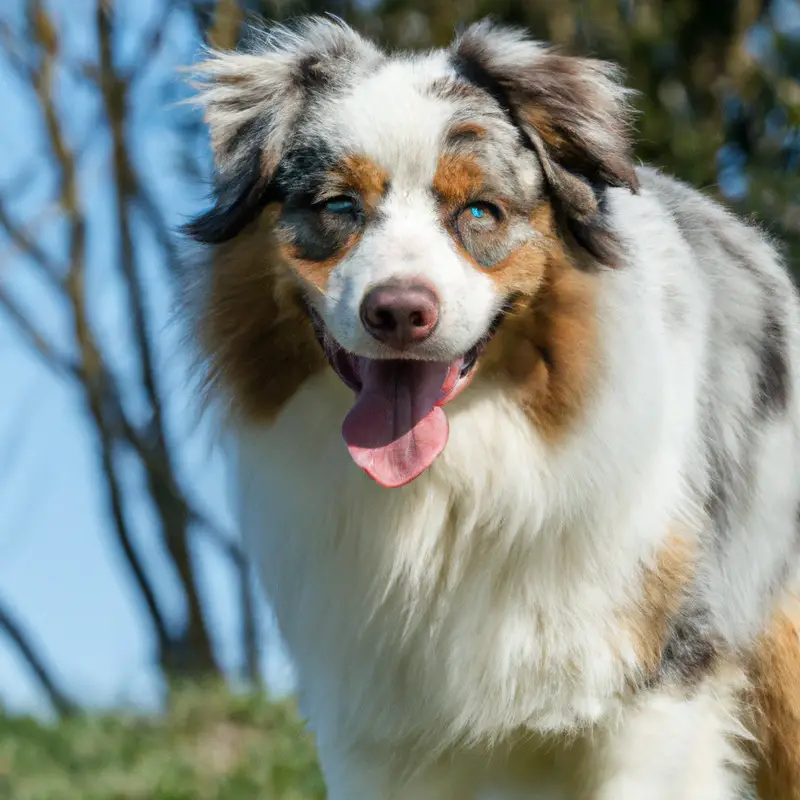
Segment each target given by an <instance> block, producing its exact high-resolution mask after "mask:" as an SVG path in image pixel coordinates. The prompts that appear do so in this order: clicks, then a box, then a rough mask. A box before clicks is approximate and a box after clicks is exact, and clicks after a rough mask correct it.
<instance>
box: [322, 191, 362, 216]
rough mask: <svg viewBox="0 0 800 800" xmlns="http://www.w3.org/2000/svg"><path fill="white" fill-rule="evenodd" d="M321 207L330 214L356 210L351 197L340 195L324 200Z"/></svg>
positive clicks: (349, 212)
mask: <svg viewBox="0 0 800 800" xmlns="http://www.w3.org/2000/svg"><path fill="white" fill-rule="evenodd" d="M323 208H324V209H325V210H326V211H328V212H329V213H331V214H351V213H352V212H353V211H355V210H356V202H355V200H353V198H352V197H346V196H345V195H341V196H340V197H332V198H331V199H330V200H326V201H325V203H324V204H323Z"/></svg>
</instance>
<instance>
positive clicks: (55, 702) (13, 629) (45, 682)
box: [0, 604, 78, 717]
mask: <svg viewBox="0 0 800 800" xmlns="http://www.w3.org/2000/svg"><path fill="white" fill-rule="evenodd" d="M0 630H2V631H3V632H4V633H5V634H6V636H7V637H8V638H9V639H10V640H11V641H12V642H13V644H14V646H15V647H16V648H17V652H18V653H19V654H20V656H21V657H22V660H23V661H24V662H25V664H26V665H27V666H28V668H29V669H30V671H31V672H32V673H33V674H34V675H35V676H36V679H37V680H38V681H39V684H40V685H41V687H42V689H44V691H45V694H46V695H47V699H48V700H49V701H50V704H51V705H52V706H53V709H54V710H55V712H56V713H57V714H58V715H59V716H61V717H66V716H70V715H72V714H75V712H76V711H77V710H78V706H77V704H76V703H75V702H74V701H73V700H72V699H70V697H69V696H68V695H67V693H66V692H64V690H63V689H61V688H59V686H58V684H57V683H56V681H55V679H54V678H53V676H52V675H51V674H50V671H49V669H48V668H47V667H46V666H45V663H44V659H43V658H42V657H41V656H40V655H39V653H38V652H37V651H36V648H35V647H34V645H33V643H32V642H31V640H30V639H29V638H28V636H27V634H26V633H25V631H24V630H23V628H22V625H21V624H20V623H19V621H18V620H17V619H16V618H15V616H14V614H13V613H12V612H11V610H10V609H9V608H8V607H6V605H5V604H0Z"/></svg>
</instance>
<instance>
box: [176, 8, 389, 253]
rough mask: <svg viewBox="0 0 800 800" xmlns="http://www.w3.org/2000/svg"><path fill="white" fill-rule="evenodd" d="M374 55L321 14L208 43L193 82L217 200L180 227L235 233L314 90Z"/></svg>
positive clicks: (259, 198)
mask: <svg viewBox="0 0 800 800" xmlns="http://www.w3.org/2000/svg"><path fill="white" fill-rule="evenodd" d="M378 58H380V54H379V52H378V51H377V49H375V48H374V47H373V46H372V45H371V44H370V43H369V42H367V41H366V40H364V39H362V38H361V37H360V36H359V35H358V34H357V33H356V32H355V31H354V30H353V29H352V28H350V27H348V26H347V25H345V23H343V22H341V21H340V20H337V19H334V18H322V17H307V18H304V19H301V20H300V21H299V22H298V23H296V24H295V26H294V27H291V28H290V27H287V26H283V25H278V26H275V27H273V28H271V29H269V30H267V31H264V32H260V33H259V34H258V36H257V38H256V40H255V41H254V43H253V45H252V46H251V52H221V51H214V50H209V51H208V57H207V58H206V60H205V61H203V62H202V63H200V64H199V65H198V67H197V68H196V71H195V76H196V79H195V81H194V84H193V85H194V87H195V88H196V89H197V94H196V97H195V98H194V100H195V102H196V104H197V105H200V106H202V107H203V109H204V111H205V120H206V123H207V124H208V126H209V129H210V133H211V146H212V149H213V152H214V165H215V167H216V174H215V180H214V201H215V202H214V207H213V208H212V209H211V210H209V211H207V212H206V213H205V214H202V215H201V216H200V217H198V218H197V219H195V220H194V221H192V222H190V223H189V224H188V225H186V226H185V231H186V233H188V234H189V235H190V236H191V237H192V238H194V239H196V240H197V241H200V242H203V243H206V244H216V243H220V242H224V241H227V240H229V239H231V238H233V237H234V236H235V235H236V234H237V233H239V231H241V230H242V228H244V227H245V225H247V224H248V223H249V222H251V221H252V220H253V219H254V218H255V217H256V216H257V214H258V212H259V211H260V209H261V208H262V207H263V206H264V204H265V203H266V202H268V201H269V199H270V193H271V189H272V188H273V187H271V181H272V178H273V176H274V174H275V170H276V169H277V167H278V164H279V163H280V161H281V158H282V156H283V155H284V153H285V152H286V149H287V147H288V146H289V145H290V144H291V139H292V135H293V132H294V131H295V130H296V128H297V125H298V123H299V122H300V120H301V118H302V115H303V113H304V110H305V109H306V108H307V105H308V102H309V99H310V97H311V96H312V95H313V93H314V92H316V91H319V90H321V89H323V88H326V87H330V86H331V85H332V84H335V83H336V81H337V80H344V79H345V78H346V77H347V76H348V75H349V74H352V72H353V71H354V68H355V67H356V66H358V65H362V64H368V63H374V62H375V60H377V59H378Z"/></svg>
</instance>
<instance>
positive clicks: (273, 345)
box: [198, 207, 326, 421]
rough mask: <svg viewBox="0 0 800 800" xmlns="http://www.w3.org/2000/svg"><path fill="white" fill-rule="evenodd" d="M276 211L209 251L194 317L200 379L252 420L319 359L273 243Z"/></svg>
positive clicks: (268, 412)
mask: <svg viewBox="0 0 800 800" xmlns="http://www.w3.org/2000/svg"><path fill="white" fill-rule="evenodd" d="M278 212H279V209H278V208H277V207H273V208H271V209H267V210H266V211H265V212H264V214H263V215H262V217H261V219H260V220H259V221H258V223H257V224H255V225H254V226H252V228H251V229H250V230H248V231H246V232H244V233H242V234H240V235H239V236H238V237H236V238H235V239H234V240H232V241H231V242H228V243H227V244H225V245H222V246H220V247H219V248H218V249H217V250H216V252H215V253H214V256H213V272H212V276H211V279H210V286H209V291H208V298H207V302H206V305H205V308H204V311H203V313H202V315H201V318H200V319H199V321H198V338H199V341H200V344H201V347H202V348H203V350H204V353H205V355H206V358H207V362H208V374H207V381H208V383H209V384H210V386H211V387H214V386H219V387H220V388H221V389H222V390H223V391H224V392H225V393H226V394H229V395H230V396H231V398H232V402H233V406H234V411H235V412H237V413H240V414H242V415H244V416H246V417H248V418H250V419H255V420H258V421H271V420H272V419H273V418H274V417H275V415H277V413H278V412H279V411H280V410H281V408H282V407H283V405H284V404H285V403H286V402H287V401H288V400H289V399H290V398H291V397H292V396H293V395H294V393H295V392H296V391H297V390H298V389H299V388H300V386H301V385H302V384H303V383H304V382H305V381H306V380H307V379H308V378H309V377H310V376H311V375H313V374H314V373H316V372H319V371H320V370H321V369H323V367H324V366H325V363H326V362H325V358H324V356H323V354H322V349H321V348H320V346H319V344H318V342H317V340H316V337H315V335H314V331H313V327H312V325H311V322H310V320H309V318H308V315H307V314H306V311H305V308H304V307H303V302H302V299H301V297H300V292H299V287H298V282H297V278H295V276H294V275H293V274H292V271H291V269H290V268H289V266H288V265H287V264H286V263H285V262H283V260H282V256H281V252H280V247H279V246H278V243H277V242H276V241H275V237H274V234H273V227H274V224H275V219H276V218H277V214H278Z"/></svg>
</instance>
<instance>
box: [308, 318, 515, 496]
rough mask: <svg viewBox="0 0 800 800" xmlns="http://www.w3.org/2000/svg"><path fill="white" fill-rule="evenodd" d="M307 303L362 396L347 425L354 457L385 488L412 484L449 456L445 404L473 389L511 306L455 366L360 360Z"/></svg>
mask: <svg viewBox="0 0 800 800" xmlns="http://www.w3.org/2000/svg"><path fill="white" fill-rule="evenodd" d="M307 305H308V310H309V315H310V317H311V321H312V323H313V325H314V331H315V333H316V335H317V339H318V340H319V342H320V345H321V346H322V349H323V350H324V352H325V355H326V357H327V359H328V362H329V363H330V365H331V367H332V368H333V369H334V371H335V372H336V373H337V375H338V376H339V377H340V378H341V380H342V382H343V383H344V384H345V385H347V386H349V387H350V388H351V389H352V390H353V392H354V393H355V394H356V401H355V404H354V405H353V408H352V409H351V410H350V412H349V413H348V414H347V416H346V417H345V419H344V422H343V424H342V435H343V437H344V440H345V443H346V444H347V447H348V449H349V451H350V455H351V456H352V458H353V460H354V461H355V463H356V464H357V465H358V466H359V467H361V469H363V470H364V471H365V472H366V473H367V474H368V475H369V476H370V477H371V478H372V479H373V480H375V481H376V482H377V483H379V484H380V485H381V486H385V487H387V488H396V487H399V486H404V485H405V484H407V483H410V482H411V481H413V480H414V479H415V478H417V477H418V476H419V475H421V474H422V473H423V472H424V471H425V470H426V469H428V467H430V466H431V464H433V462H434V461H435V460H436V459H437V458H438V457H439V455H440V454H441V453H442V451H443V450H444V448H445V445H446V444H447V438H448V435H449V426H448V422H447V417H446V416H445V413H444V411H443V409H442V406H444V405H446V404H447V403H449V402H450V401H451V400H453V399H454V398H455V397H457V396H458V395H459V394H461V392H462V391H464V389H465V388H466V387H467V386H468V385H469V383H470V381H471V380H472V378H473V376H474V374H475V367H476V366H477V364H478V361H479V359H480V356H481V354H482V353H483V351H484V349H485V347H486V345H487V344H488V343H489V341H490V340H491V338H492V336H493V335H494V334H495V332H496V331H497V329H498V327H499V326H500V323H501V322H502V319H503V317H504V316H505V314H506V312H507V311H508V310H509V309H510V305H511V304H510V303H507V304H506V305H505V306H504V307H503V310H502V311H501V312H500V313H499V314H498V315H497V316H496V317H495V319H494V321H493V322H492V324H491V326H490V327H489V329H488V331H487V332H486V334H485V335H484V336H483V337H482V338H481V340H480V341H478V342H477V343H476V344H475V345H473V346H472V347H471V348H470V349H469V350H468V351H467V352H466V353H464V355H463V356H461V357H460V358H457V359H455V360H454V361H451V362H443V361H421V360H412V359H409V358H388V359H373V358H366V357H364V356H358V355H355V354H354V353H351V352H349V351H347V350H345V349H344V348H343V347H342V346H341V345H340V344H339V343H338V342H337V341H336V340H335V339H334V338H333V336H332V335H331V334H330V332H329V331H328V329H327V327H326V326H325V323H324V322H323V321H322V319H321V317H320V316H319V314H318V313H317V312H316V311H315V310H314V309H313V308H312V307H311V305H310V304H307Z"/></svg>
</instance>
